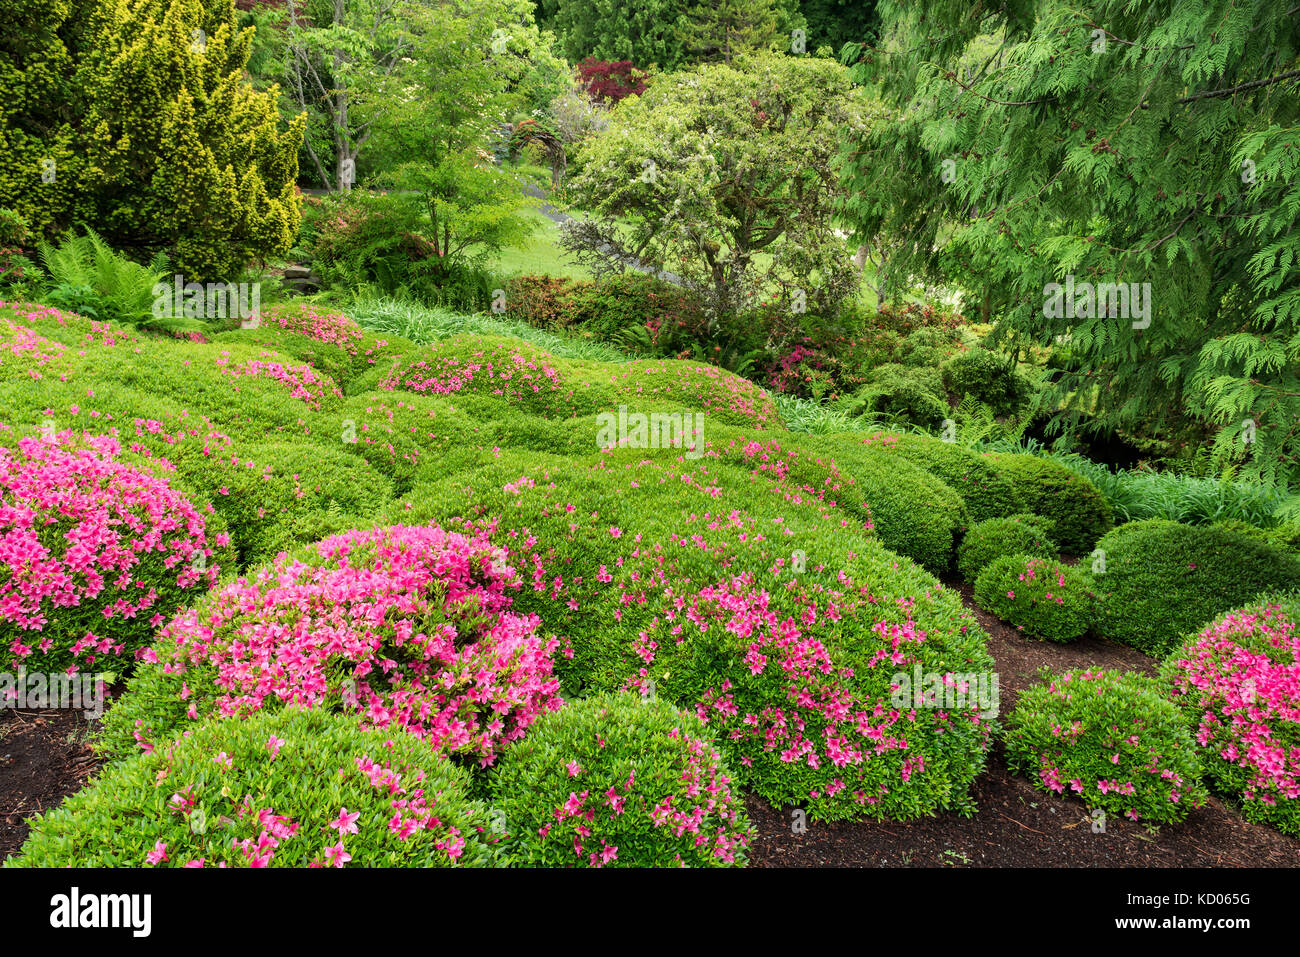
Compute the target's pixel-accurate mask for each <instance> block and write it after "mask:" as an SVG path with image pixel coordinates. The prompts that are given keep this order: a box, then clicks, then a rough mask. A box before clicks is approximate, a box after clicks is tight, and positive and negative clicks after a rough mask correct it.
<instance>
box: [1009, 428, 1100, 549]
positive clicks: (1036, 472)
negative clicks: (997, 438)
mask: <svg viewBox="0 0 1300 957" xmlns="http://www.w3.org/2000/svg"><path fill="white" fill-rule="evenodd" d="M985 458H987V459H988V460H989V462H991V463H992V465H993V467H994V468H996V469H997V470H998V471H999V472H1001V474H1002V476H1003V477H1004V478H1005V479H1007V480H1008V481H1009V482H1010V483H1011V484H1012V485H1013V486H1015V489H1016V491H1017V492H1018V493H1019V494H1020V495H1021V496H1022V497H1023V498H1024V500H1025V504H1026V506H1027V507H1028V509H1029V511H1031V512H1034V513H1035V514H1037V515H1041V516H1043V517H1044V518H1046V519H1050V520H1051V522H1052V535H1053V537H1054V538H1055V539H1056V541H1057V542H1058V543H1059V544H1060V546H1061V548H1063V549H1065V551H1067V552H1074V553H1075V554H1084V553H1086V552H1089V551H1091V550H1092V548H1093V546H1094V545H1096V544H1097V539H1099V538H1101V536H1102V535H1104V534H1106V532H1108V531H1110V529H1111V526H1112V525H1113V524H1114V515H1113V513H1112V511H1111V507H1110V505H1109V503H1107V501H1106V499H1105V498H1103V497H1102V494H1101V492H1099V491H1098V490H1097V487H1096V486H1095V485H1093V484H1092V482H1090V481H1088V480H1087V479H1086V478H1084V477H1083V476H1081V475H1076V474H1075V473H1074V472H1071V471H1070V470H1069V469H1067V468H1066V467H1065V466H1063V465H1060V464H1059V463H1057V462H1053V461H1052V460H1051V459H1045V458H1041V457H1039V456H1036V455H1006V454H1000V453H986V455H985Z"/></svg>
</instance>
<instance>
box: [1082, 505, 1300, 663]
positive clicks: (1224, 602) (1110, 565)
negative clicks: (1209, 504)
mask: <svg viewBox="0 0 1300 957" xmlns="http://www.w3.org/2000/svg"><path fill="white" fill-rule="evenodd" d="M1097 547H1098V548H1099V549H1100V550H1101V551H1102V552H1103V553H1104V559H1105V571H1104V572H1103V573H1101V574H1096V575H1094V581H1095V583H1096V588H1097V592H1098V597H1099V600H1100V609H1099V610H1100V614H1099V630H1100V631H1101V633H1102V634H1103V635H1105V636H1107V637H1109V638H1113V639H1115V640H1116V641H1122V642H1124V643H1125V644H1129V645H1132V646H1133V647H1135V648H1138V649H1139V650H1141V651H1144V652H1146V653H1147V654H1149V655H1153V656H1155V657H1163V656H1165V655H1166V654H1168V653H1169V651H1170V650H1171V649H1172V648H1173V647H1174V646H1175V645H1176V644H1177V643H1178V642H1179V641H1181V640H1182V638H1183V636H1184V635H1186V634H1188V633H1190V632H1192V631H1194V630H1196V629H1197V628H1200V627H1201V626H1202V625H1203V624H1204V623H1205V622H1207V621H1210V620H1212V619H1213V618H1214V617H1215V616H1217V615H1221V614H1223V613H1224V612H1226V611H1230V610H1232V609H1233V608H1237V607H1240V606H1241V605H1244V604H1245V603H1246V602H1248V601H1250V600H1251V599H1252V598H1254V597H1255V596H1256V595H1258V594H1260V593H1261V592H1264V591H1270V590H1277V589H1286V588H1300V558H1297V557H1296V556H1295V555H1292V554H1290V553H1288V552H1285V551H1283V550H1282V549H1280V548H1276V547H1274V546H1271V545H1268V544H1266V543H1264V542H1260V541H1256V540H1255V539H1253V538H1251V537H1250V536H1248V535H1243V534H1241V533H1239V532H1234V531H1231V530H1229V529H1224V528H1218V527H1216V526H1212V525H1182V524H1179V523H1178V522H1170V521H1166V520H1164V519H1151V520H1149V521H1144V522H1129V523H1128V524H1126V525H1121V526H1120V527H1119V528H1117V529H1115V530H1114V531H1113V532H1111V533H1110V534H1108V535H1107V536H1106V537H1105V538H1103V539H1102V540H1101V541H1099V542H1098V543H1097ZM1097 567H1098V568H1100V565H1098V566H1097Z"/></svg>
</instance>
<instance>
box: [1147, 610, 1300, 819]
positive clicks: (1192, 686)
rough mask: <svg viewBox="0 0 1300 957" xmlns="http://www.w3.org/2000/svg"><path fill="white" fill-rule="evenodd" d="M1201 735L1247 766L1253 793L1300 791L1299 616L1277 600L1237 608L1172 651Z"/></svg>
mask: <svg viewBox="0 0 1300 957" xmlns="http://www.w3.org/2000/svg"><path fill="white" fill-rule="evenodd" d="M1171 664H1172V665H1173V667H1174V671H1173V688H1174V693H1175V695H1177V696H1178V697H1179V698H1181V699H1182V700H1183V701H1184V702H1186V703H1194V705H1195V707H1196V710H1197V711H1199V713H1200V719H1199V723H1198V727H1197V731H1196V742H1197V744H1199V745H1200V746H1201V747H1203V748H1207V749H1209V750H1210V751H1211V752H1213V753H1214V754H1216V755H1217V756H1218V757H1219V758H1221V759H1222V760H1223V761H1225V762H1227V763H1229V764H1231V765H1235V766H1237V767H1239V768H1242V769H1245V770H1246V771H1247V772H1248V777H1247V780H1246V784H1245V788H1244V791H1243V796H1244V798H1245V799H1246V800H1247V801H1258V802H1261V803H1262V804H1266V805H1270V806H1273V805H1277V804H1278V802H1279V801H1295V800H1296V799H1298V798H1300V743H1298V742H1300V622H1297V621H1296V620H1294V619H1293V618H1292V617H1290V616H1289V615H1288V614H1287V613H1286V612H1285V611H1284V610H1283V609H1282V608H1281V607H1280V606H1279V605H1277V604H1276V603H1272V604H1267V605H1262V606H1260V607H1257V608H1252V609H1247V610H1243V611H1237V612H1233V613H1231V614H1229V615H1226V616H1224V617H1223V618H1221V619H1220V620H1218V621H1217V622H1215V623H1214V624H1212V625H1210V626H1209V627H1208V628H1206V629H1205V630H1204V631H1202V632H1201V633H1200V634H1199V635H1198V636H1197V637H1196V639H1195V640H1194V641H1193V642H1191V643H1190V644H1189V645H1188V646H1186V647H1185V648H1184V649H1183V650H1182V652H1181V653H1179V654H1178V655H1177V657H1176V658H1174V659H1173V661H1172V662H1171Z"/></svg>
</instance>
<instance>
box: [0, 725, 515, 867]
mask: <svg viewBox="0 0 1300 957" xmlns="http://www.w3.org/2000/svg"><path fill="white" fill-rule="evenodd" d="M468 790H469V775H468V773H467V772H466V771H465V770H464V769H462V768H458V767H456V766H455V765H454V764H453V763H452V762H450V761H448V760H447V759H446V758H445V757H442V756H440V755H438V754H435V753H434V752H431V751H430V750H429V749H428V748H427V747H425V746H424V744H423V743H422V742H421V741H419V740H418V739H416V738H415V737H413V736H411V735H407V734H402V733H400V732H392V733H388V732H384V731H380V730H373V729H372V730H364V729H362V728H359V727H358V726H357V724H356V722H355V721H353V720H351V719H350V718H348V717H345V716H342V715H332V714H328V713H326V712H324V711H321V710H313V711H304V710H300V709H297V708H287V709H284V710H282V711H279V712H276V713H270V714H260V715H256V716H254V717H252V718H250V719H248V720H246V721H238V720H230V719H215V720H210V721H206V722H204V723H202V724H200V725H197V726H196V727H195V728H193V729H191V730H189V731H187V732H186V734H185V735H184V736H183V737H181V738H180V739H178V740H177V741H175V742H173V743H172V744H170V745H167V746H166V747H160V748H158V749H156V750H154V751H152V752H151V753H149V754H141V755H136V756H134V757H131V758H128V759H127V760H124V761H119V762H116V763H115V764H112V765H110V766H109V767H108V768H107V769H106V770H105V771H104V773H103V775H102V776H101V777H100V778H99V779H98V780H96V781H95V782H94V783H92V784H91V785H90V786H89V787H87V788H86V789H84V790H82V791H80V792H78V793H77V794H74V795H73V796H72V797H70V798H68V799H67V800H66V801H65V802H64V803H63V804H62V805H61V806H60V807H58V808H57V809H55V810H53V811H50V812H48V813H46V814H44V815H41V816H38V817H36V818H34V819H33V820H32V832H31V834H30V836H29V837H28V839H27V842H26V843H25V844H24V846H23V849H22V851H21V853H20V854H19V856H18V858H17V859H16V861H15V862H14V863H15V864H16V866H19V867H457V866H461V867H463V866H488V865H491V864H492V863H493V862H494V860H496V859H497V856H498V855H497V853H496V852H495V850H494V848H493V847H492V844H494V843H495V842H496V841H497V838H496V836H495V835H494V834H493V833H492V831H491V830H490V827H489V824H490V821H489V819H488V816H487V813H486V809H485V808H484V807H483V806H482V804H481V803H479V802H477V801H474V800H471V799H470V798H469V797H468Z"/></svg>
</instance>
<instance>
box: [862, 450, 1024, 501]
mask: <svg viewBox="0 0 1300 957" xmlns="http://www.w3.org/2000/svg"><path fill="white" fill-rule="evenodd" d="M867 442H868V444H869V445H871V446H872V447H873V448H878V449H880V450H881V451H883V452H890V453H893V454H895V455H898V456H899V457H901V458H904V459H906V460H907V461H909V462H911V463H912V464H913V465H915V466H917V467H918V468H921V469H924V470H925V471H927V472H929V473H930V474H931V475H933V476H935V477H936V478H938V479H940V480H942V481H943V482H945V483H946V484H947V485H948V487H949V488H951V489H952V490H953V491H954V492H956V493H957V494H958V495H960V496H961V497H962V501H964V502H965V503H966V510H967V512H968V514H969V515H970V520H971V521H972V522H982V521H984V520H986V519H990V518H996V517H1001V516H1004V515H1011V514H1015V513H1018V512H1024V511H1025V500H1024V498H1022V497H1021V495H1020V493H1019V492H1017V491H1016V488H1015V486H1014V485H1013V484H1012V483H1011V482H1009V481H1008V480H1007V479H1006V478H1004V477H1003V476H1002V474H1001V473H1000V472H999V471H998V470H997V469H996V468H994V467H993V466H992V465H991V464H989V462H988V461H987V460H986V459H984V458H983V457H982V456H980V455H979V454H978V453H976V452H972V451H971V450H970V449H965V448H962V447H961V446H959V445H956V444H955V443H952V442H944V441H943V440H942V439H935V438H931V437H929V436H925V435H910V434H901V433H895V432H881V433H878V434H877V435H873V436H871V437H870V438H869V439H868V440H867Z"/></svg>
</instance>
